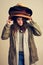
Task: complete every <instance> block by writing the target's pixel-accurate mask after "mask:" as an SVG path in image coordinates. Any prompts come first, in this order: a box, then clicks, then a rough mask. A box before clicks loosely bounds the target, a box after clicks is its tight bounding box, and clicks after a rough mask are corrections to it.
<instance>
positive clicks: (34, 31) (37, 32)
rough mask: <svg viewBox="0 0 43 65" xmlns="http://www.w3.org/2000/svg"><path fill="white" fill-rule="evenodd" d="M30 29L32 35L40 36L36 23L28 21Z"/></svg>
mask: <svg viewBox="0 0 43 65" xmlns="http://www.w3.org/2000/svg"><path fill="white" fill-rule="evenodd" d="M30 28H31V30H32V32H33V34H34V35H36V36H41V30H40V28H39V25H38V24H37V23H36V22H34V21H33V20H32V21H30Z"/></svg>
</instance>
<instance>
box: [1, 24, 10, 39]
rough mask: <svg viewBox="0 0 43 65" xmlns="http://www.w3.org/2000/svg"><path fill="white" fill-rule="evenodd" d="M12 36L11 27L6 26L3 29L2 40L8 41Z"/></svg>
mask: <svg viewBox="0 0 43 65" xmlns="http://www.w3.org/2000/svg"><path fill="white" fill-rule="evenodd" d="M9 36H10V26H9V25H8V24H6V25H5V26H4V28H3V31H2V35H1V38H2V40H5V39H8V38H9Z"/></svg>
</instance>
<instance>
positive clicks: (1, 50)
mask: <svg viewBox="0 0 43 65" xmlns="http://www.w3.org/2000/svg"><path fill="white" fill-rule="evenodd" d="M17 3H22V4H24V5H25V6H27V7H29V8H31V9H32V10H33V15H32V18H33V20H34V21H35V22H37V23H38V24H39V26H40V29H41V32H42V36H39V37H37V36H34V38H35V44H36V47H37V50H38V56H39V61H38V62H37V64H36V65H43V0H1V1H0V65H8V51H9V39H7V40H1V33H2V29H3V27H4V25H5V24H6V21H7V19H8V10H9V8H10V7H11V6H14V5H15V4H17Z"/></svg>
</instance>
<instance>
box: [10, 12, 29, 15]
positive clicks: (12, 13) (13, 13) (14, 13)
mask: <svg viewBox="0 0 43 65" xmlns="http://www.w3.org/2000/svg"><path fill="white" fill-rule="evenodd" d="M16 14H24V15H27V16H30V14H28V13H26V12H25V11H14V12H11V13H10V15H11V16H14V15H16Z"/></svg>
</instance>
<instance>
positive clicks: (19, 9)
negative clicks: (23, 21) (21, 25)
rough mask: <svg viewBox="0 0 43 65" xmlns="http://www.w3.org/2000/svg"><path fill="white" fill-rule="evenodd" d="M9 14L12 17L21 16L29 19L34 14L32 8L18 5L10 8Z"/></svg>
mask: <svg viewBox="0 0 43 65" xmlns="http://www.w3.org/2000/svg"><path fill="white" fill-rule="evenodd" d="M8 13H9V15H10V16H11V17H13V16H19V17H24V18H27V19H29V18H30V17H31V16H32V13H33V12H32V10H31V9H30V8H28V7H25V6H23V5H20V4H18V5H15V6H13V7H10V9H9V11H8Z"/></svg>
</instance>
